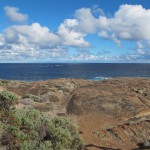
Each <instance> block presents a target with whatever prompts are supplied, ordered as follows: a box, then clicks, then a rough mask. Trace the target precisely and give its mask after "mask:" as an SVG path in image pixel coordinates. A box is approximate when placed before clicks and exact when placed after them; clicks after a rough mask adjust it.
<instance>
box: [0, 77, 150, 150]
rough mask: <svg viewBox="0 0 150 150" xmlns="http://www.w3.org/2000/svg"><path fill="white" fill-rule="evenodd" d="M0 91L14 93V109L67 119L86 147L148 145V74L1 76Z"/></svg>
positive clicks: (128, 148) (149, 125) (149, 127)
mask: <svg viewBox="0 0 150 150" xmlns="http://www.w3.org/2000/svg"><path fill="white" fill-rule="evenodd" d="M0 91H9V92H13V93H15V94H17V95H18V96H19V103H18V104H17V105H16V108H17V109H18V108H23V109H32V108H34V109H37V110H40V111H41V112H44V113H47V114H48V115H49V117H54V116H65V117H68V118H71V120H72V121H73V122H75V123H76V124H77V125H78V129H79V133H80V134H81V136H82V137H83V139H84V142H85V145H86V149H89V150H97V149H123V150H130V149H134V150H135V149H144V148H145V149H149V148H150V79H149V78H112V79H108V80H102V81H90V80H82V79H55V80H48V81H38V82H20V81H6V80H0Z"/></svg>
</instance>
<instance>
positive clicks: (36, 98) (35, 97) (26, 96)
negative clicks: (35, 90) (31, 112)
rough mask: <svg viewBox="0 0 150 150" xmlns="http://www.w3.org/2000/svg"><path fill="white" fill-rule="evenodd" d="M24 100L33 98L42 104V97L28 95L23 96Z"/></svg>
mask: <svg viewBox="0 0 150 150" xmlns="http://www.w3.org/2000/svg"><path fill="white" fill-rule="evenodd" d="M23 98H31V99H32V100H34V101H35V102H40V97H39V96H36V95H33V94H29V93H28V94H26V95H24V96H23Z"/></svg>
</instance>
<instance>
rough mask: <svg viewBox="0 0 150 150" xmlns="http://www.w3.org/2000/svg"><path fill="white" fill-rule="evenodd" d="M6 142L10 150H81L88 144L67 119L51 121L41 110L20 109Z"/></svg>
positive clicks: (7, 134)
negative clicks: (85, 143) (84, 142)
mask: <svg viewBox="0 0 150 150" xmlns="http://www.w3.org/2000/svg"><path fill="white" fill-rule="evenodd" d="M10 118H11V122H10V123H9V124H7V128H6V132H5V134H4V135H3V138H2V143H3V145H7V146H8V149H9V150H16V149H18V150H80V149H82V148H83V147H84V144H83V142H82V140H81V138H80V136H79V134H78V131H77V128H76V126H75V125H74V124H72V122H71V121H70V120H68V119H66V118H61V117H55V118H53V119H50V118H49V117H47V116H45V115H44V114H43V113H41V112H40V111H38V110H34V109H32V110H28V111H27V110H24V109H21V110H16V111H15V113H14V114H12V116H11V117H10Z"/></svg>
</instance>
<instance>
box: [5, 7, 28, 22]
mask: <svg viewBox="0 0 150 150" xmlns="http://www.w3.org/2000/svg"><path fill="white" fill-rule="evenodd" d="M4 10H5V12H6V15H7V17H8V18H9V19H10V20H11V21H14V22H24V21H26V20H27V19H28V15H26V14H22V13H20V12H19V11H20V10H19V8H17V7H12V6H6V7H4Z"/></svg>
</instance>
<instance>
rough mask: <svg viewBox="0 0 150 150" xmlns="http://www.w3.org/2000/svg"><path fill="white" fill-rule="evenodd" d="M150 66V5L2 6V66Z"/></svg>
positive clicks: (74, 1) (123, 1)
mask: <svg viewBox="0 0 150 150" xmlns="http://www.w3.org/2000/svg"><path fill="white" fill-rule="evenodd" d="M28 62H29V63H32V62H38V63H40V62H41V63H45V62H46V63H47V62H55V63H56V62H59V63H60V62H61V63H63V62H64V63H68V62H71V63H82V62H87V63H92V62H93V63H150V1H149V0H113V1H110V0H0V63H28Z"/></svg>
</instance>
